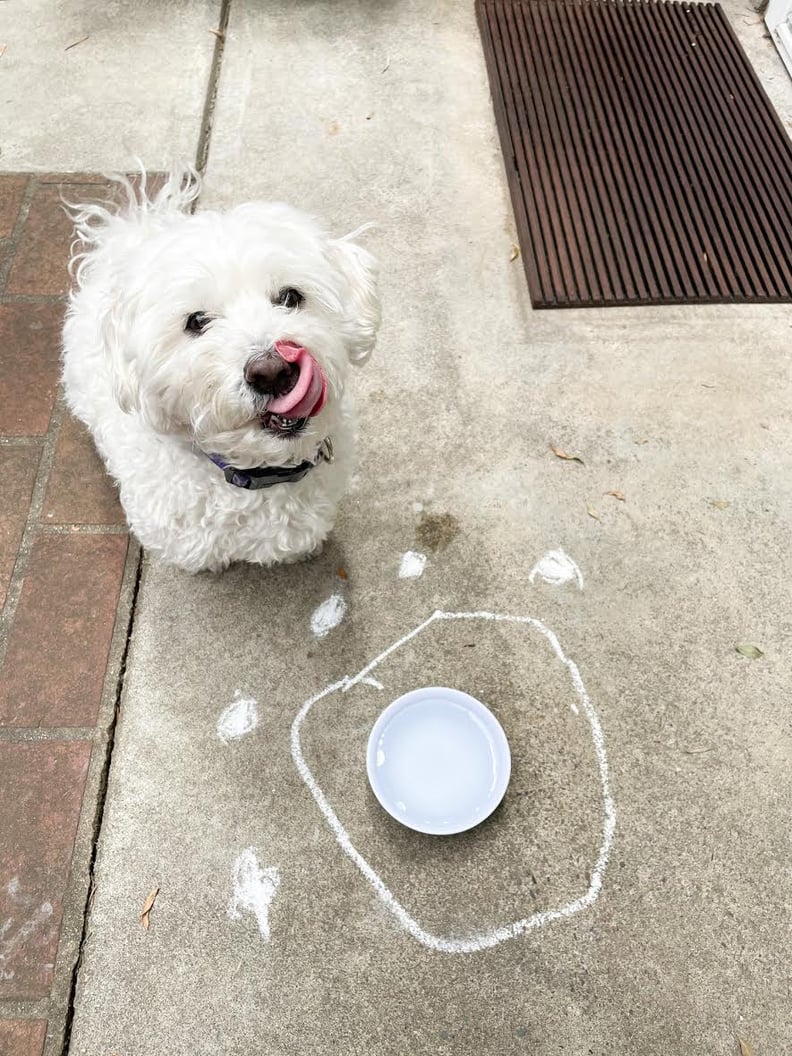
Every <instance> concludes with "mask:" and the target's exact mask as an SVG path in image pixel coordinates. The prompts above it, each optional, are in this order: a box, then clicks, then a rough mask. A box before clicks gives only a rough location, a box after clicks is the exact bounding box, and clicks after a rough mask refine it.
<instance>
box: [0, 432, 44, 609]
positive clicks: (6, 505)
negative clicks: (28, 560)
mask: <svg viewBox="0 0 792 1056" xmlns="http://www.w3.org/2000/svg"><path fill="white" fill-rule="evenodd" d="M39 455H40V452H39V450H38V448H35V447H0V609H2V607H3V605H5V599H6V592H7V590H8V582H9V580H10V579H11V573H12V572H13V571H14V563H15V561H16V557H17V549H18V547H19V543H20V541H21V539H22V533H23V531H24V530H25V521H26V519H27V513H28V506H29V504H30V496H31V493H32V491H33V483H34V481H35V479H36V470H37V469H38V464H39Z"/></svg>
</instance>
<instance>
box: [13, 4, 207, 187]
mask: <svg viewBox="0 0 792 1056" xmlns="http://www.w3.org/2000/svg"><path fill="white" fill-rule="evenodd" d="M219 10H220V0H198V2H197V3H191V2H187V0H175V2H172V3H167V4H162V3H158V2H157V0H143V2H141V3H135V4H126V3H121V2H118V0H111V2H109V3H106V4H101V5H97V4H92V3H90V2H88V0H64V2H62V3H58V4H57V5H56V6H55V7H53V5H52V4H51V3H49V2H48V0H13V2H11V3H0V44H3V45H5V49H4V50H3V54H2V75H3V87H2V90H0V129H2V131H0V170H3V171H12V172H13V171H16V170H30V169H37V170H56V171H58V170H61V171H69V172H75V171H76V172H79V171H83V172H85V171H97V170H100V171H105V170H108V169H111V170H112V169H116V168H118V167H119V166H126V165H129V164H130V162H131V160H132V159H133V158H134V157H136V156H137V157H141V158H143V159H144V160H145V161H146V162H147V163H148V164H150V165H153V167H155V168H156V167H161V166H162V164H163V162H166V161H169V160H171V159H173V158H184V157H186V158H194V157H195V153H196V148H197V145H198V136H199V134H200V128H201V117H202V113H203V107H204V98H205V96H206V93H207V88H208V82H209V71H210V67H211V63H212V53H213V50H214V42H215V37H214V36H213V35H212V34H211V33H210V32H209V31H210V29H212V28H213V27H216V26H217V22H218V15H219Z"/></svg>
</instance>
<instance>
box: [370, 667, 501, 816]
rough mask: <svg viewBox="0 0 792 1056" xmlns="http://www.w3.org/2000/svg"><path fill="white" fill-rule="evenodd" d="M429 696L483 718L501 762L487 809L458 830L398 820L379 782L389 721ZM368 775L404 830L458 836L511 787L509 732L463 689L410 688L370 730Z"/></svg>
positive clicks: (386, 808)
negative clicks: (380, 748)
mask: <svg viewBox="0 0 792 1056" xmlns="http://www.w3.org/2000/svg"><path fill="white" fill-rule="evenodd" d="M429 695H441V696H444V697H446V698H447V699H448V701H449V703H455V704H458V705H460V704H461V705H462V706H464V707H466V708H468V709H469V710H470V711H472V712H474V713H475V714H476V715H477V716H478V717H479V718H480V719H482V720H483V723H484V725H485V726H486V728H487V730H488V732H489V734H490V736H491V738H492V739H493V741H494V743H495V751H496V753H497V754H498V757H499V762H500V764H501V765H500V766H499V768H498V780H497V782H496V785H495V788H494V790H493V792H492V794H491V796H489V797H488V798H487V802H486V804H485V807H484V808H483V809H482V811H480V812H479V813H478V814H474V815H472V818H473V820H471V821H469V822H467V823H466V824H465V825H463V827H462V828H458V829H445V828H444V829H440V828H438V827H437V826H436V825H435V826H432V825H428V824H420V823H418V824H416V823H414V822H410V821H406V820H405V819H404V818H402V817H399V816H398V814H395V813H394V812H393V810H392V809H391V807H390V806H389V804H388V802H387V801H386V800H385V799H383V797H382V795H381V794H380V789H379V785H378V781H377V779H376V771H377V768H376V765H375V762H376V746H377V742H378V741H379V738H380V735H381V733H382V730H383V729H384V728H385V726H387V724H388V722H390V720H391V719H392V718H393V716H394V715H395V714H397V713H398V712H400V711H404V710H405V709H406V708H408V707H411V706H412V705H414V704H416V703H419V702H420V701H421V700H422V699H424V698H426V697H427V696H429ZM366 774H367V776H368V782H369V785H370V787H371V791H372V792H373V793H374V796H375V798H376V800H377V802H378V803H379V805H380V806H381V807H382V809H383V810H384V811H385V812H386V813H387V814H388V815H389V816H390V817H392V818H393V819H394V820H395V821H398V822H399V824H400V825H404V826H405V828H408V829H412V830H413V831H414V832H421V833H424V834H425V835H427V836H457V835H459V833H462V832H468V831H469V830H470V829H474V828H475V827H476V826H477V825H480V824H481V823H482V822H483V821H485V820H486V819H487V818H488V817H489V816H490V815H491V814H492V813H493V812H494V811H495V809H496V808H497V807H498V806H499V805H500V803H501V801H502V800H503V797H504V796H505V795H506V789H507V788H508V787H509V781H510V779H511V749H510V748H509V741H508V738H507V737H506V732H505V730H504V729H503V726H502V725H501V723H500V721H499V719H498V718H497V717H496V715H495V714H494V713H493V712H492V711H491V710H490V709H489V708H488V707H487V705H486V704H484V703H482V702H481V701H480V700H478V699H477V698H476V697H474V696H472V695H471V694H470V693H466V692H465V691H464V690H461V689H453V688H452V687H450V686H421V687H419V688H418V689H411V690H408V692H407V693H402V695H401V696H400V697H397V698H396V699H395V700H392V701H391V703H390V704H388V705H387V706H386V707H385V708H383V710H382V711H381V712H380V713H379V715H378V716H377V718H376V720H375V722H374V725H373V726H372V727H371V732H370V733H369V737H368V742H367V744H366Z"/></svg>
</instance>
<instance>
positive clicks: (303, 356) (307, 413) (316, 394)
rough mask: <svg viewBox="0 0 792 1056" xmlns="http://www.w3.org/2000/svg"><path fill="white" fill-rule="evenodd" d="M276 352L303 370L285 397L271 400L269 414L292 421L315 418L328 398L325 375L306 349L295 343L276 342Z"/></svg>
mask: <svg viewBox="0 0 792 1056" xmlns="http://www.w3.org/2000/svg"><path fill="white" fill-rule="evenodd" d="M275 351H276V352H277V353H278V355H279V356H280V357H281V358H282V359H285V360H286V362H287V363H296V364H297V366H298V367H299V369H300V375H299V377H298V378H297V384H296V385H295V386H294V388H293V389H292V390H291V392H287V393H286V394H285V395H284V396H278V398H277V399H275V400H270V402H269V403H268V404H267V410H268V411H272V413H273V414H282V415H286V416H288V417H289V418H312V417H314V415H317V414H318V413H319V412H320V411H321V409H322V408H323V407H324V404H325V399H326V398H327V378H326V377H325V373H324V371H323V370H322V368H321V367H320V366H319V364H318V363H317V362H316V360H315V359H314V358H313V356H312V355H311V353H310V352H309V351H308V349H307V348H303V347H302V346H301V345H296V344H295V343H294V342H293V341H276V343H275Z"/></svg>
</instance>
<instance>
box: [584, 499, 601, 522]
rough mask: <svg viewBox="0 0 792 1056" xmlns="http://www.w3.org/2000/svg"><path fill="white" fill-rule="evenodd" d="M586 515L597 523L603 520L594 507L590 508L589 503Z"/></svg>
mask: <svg viewBox="0 0 792 1056" xmlns="http://www.w3.org/2000/svg"><path fill="white" fill-rule="evenodd" d="M586 513H587V514H588V515H589V517H593V518H594V520H595V521H601V520H602V518H601V517H600V515H599V514H598V513H597V511H596V510H595V509H594V507H593V506H589V505H588V503H586Z"/></svg>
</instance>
